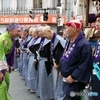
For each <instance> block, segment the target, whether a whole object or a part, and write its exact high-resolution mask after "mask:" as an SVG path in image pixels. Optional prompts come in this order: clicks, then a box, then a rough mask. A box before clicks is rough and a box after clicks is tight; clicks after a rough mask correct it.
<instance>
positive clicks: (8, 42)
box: [0, 32, 13, 70]
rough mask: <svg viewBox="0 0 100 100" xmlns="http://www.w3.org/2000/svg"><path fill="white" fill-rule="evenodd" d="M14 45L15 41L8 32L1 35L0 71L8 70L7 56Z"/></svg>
mask: <svg viewBox="0 0 100 100" xmlns="http://www.w3.org/2000/svg"><path fill="white" fill-rule="evenodd" d="M12 45H13V41H12V39H11V37H10V35H9V34H8V32H5V33H3V34H2V35H0V70H2V69H7V67H8V66H7V64H6V59H5V58H6V57H5V55H6V54H8V53H9V52H10V51H11V49H12Z"/></svg>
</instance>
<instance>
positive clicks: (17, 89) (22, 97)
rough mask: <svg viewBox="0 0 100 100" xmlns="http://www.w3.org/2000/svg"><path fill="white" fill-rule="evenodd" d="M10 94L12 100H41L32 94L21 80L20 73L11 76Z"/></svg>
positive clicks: (13, 73)
mask: <svg viewBox="0 0 100 100" xmlns="http://www.w3.org/2000/svg"><path fill="white" fill-rule="evenodd" d="M10 79H11V82H10V90H9V92H10V94H11V96H12V100H39V98H37V97H36V95H35V94H33V93H30V92H29V91H28V89H27V87H26V86H25V85H24V84H25V82H24V80H23V79H21V77H20V75H19V73H18V72H12V73H11V74H10Z"/></svg>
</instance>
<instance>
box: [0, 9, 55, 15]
mask: <svg viewBox="0 0 100 100" xmlns="http://www.w3.org/2000/svg"><path fill="white" fill-rule="evenodd" d="M30 10H32V11H33V12H35V13H36V14H43V13H44V11H45V10H46V11H47V12H48V13H49V14H57V10H56V8H49V9H43V8H34V9H31V8H24V9H14V8H13V9H11V8H9V9H7V8H5V9H2V10H0V15H27V14H29V11H30Z"/></svg>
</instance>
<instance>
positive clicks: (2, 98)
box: [0, 79, 12, 100]
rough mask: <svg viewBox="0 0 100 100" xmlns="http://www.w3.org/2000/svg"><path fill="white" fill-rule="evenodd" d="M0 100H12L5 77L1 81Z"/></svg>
mask: <svg viewBox="0 0 100 100" xmlns="http://www.w3.org/2000/svg"><path fill="white" fill-rule="evenodd" d="M0 100H12V98H11V96H10V94H9V93H8V87H7V84H6V82H5V79H4V80H3V81H2V83H0Z"/></svg>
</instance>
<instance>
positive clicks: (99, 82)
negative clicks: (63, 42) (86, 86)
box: [92, 15, 100, 100]
mask: <svg viewBox="0 0 100 100" xmlns="http://www.w3.org/2000/svg"><path fill="white" fill-rule="evenodd" d="M95 26H96V28H97V33H98V34H100V15H99V16H98V17H97V19H96V25H95ZM99 52H100V38H98V40H97V43H96V47H95V50H94V54H93V71H92V91H93V92H94V93H95V95H93V100H99V99H100V74H99V73H100V53H99Z"/></svg>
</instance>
